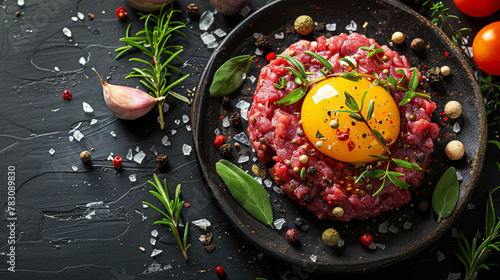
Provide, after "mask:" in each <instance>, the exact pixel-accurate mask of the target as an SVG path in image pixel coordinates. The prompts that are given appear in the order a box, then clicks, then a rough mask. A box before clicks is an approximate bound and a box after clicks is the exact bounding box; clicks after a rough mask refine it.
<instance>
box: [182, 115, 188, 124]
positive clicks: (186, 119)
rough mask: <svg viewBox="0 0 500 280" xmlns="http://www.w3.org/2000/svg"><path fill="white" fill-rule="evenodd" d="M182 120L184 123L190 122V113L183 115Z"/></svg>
mask: <svg viewBox="0 0 500 280" xmlns="http://www.w3.org/2000/svg"><path fill="white" fill-rule="evenodd" d="M182 122H183V123H188V122H189V116H188V115H182Z"/></svg>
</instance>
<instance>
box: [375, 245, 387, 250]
mask: <svg viewBox="0 0 500 280" xmlns="http://www.w3.org/2000/svg"><path fill="white" fill-rule="evenodd" d="M376 245H377V248H380V249H382V250H385V244H376Z"/></svg>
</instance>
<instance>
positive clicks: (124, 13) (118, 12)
mask: <svg viewBox="0 0 500 280" xmlns="http://www.w3.org/2000/svg"><path fill="white" fill-rule="evenodd" d="M115 14H116V18H117V19H120V20H121V19H124V18H125V17H126V16H127V10H126V9H125V8H124V7H120V8H118V9H116V11H115Z"/></svg>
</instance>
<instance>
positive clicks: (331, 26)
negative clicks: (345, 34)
mask: <svg viewBox="0 0 500 280" xmlns="http://www.w3.org/2000/svg"><path fill="white" fill-rule="evenodd" d="M325 28H326V30H328V31H335V30H337V24H336V23H327V24H326V25H325Z"/></svg>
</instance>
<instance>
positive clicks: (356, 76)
mask: <svg viewBox="0 0 500 280" xmlns="http://www.w3.org/2000/svg"><path fill="white" fill-rule="evenodd" d="M353 72H354V71H352V72H343V73H341V74H340V77H341V78H344V79H347V80H350V81H353V82H359V80H361V77H360V76H359V74H358V73H357V72H355V73H353Z"/></svg>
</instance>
